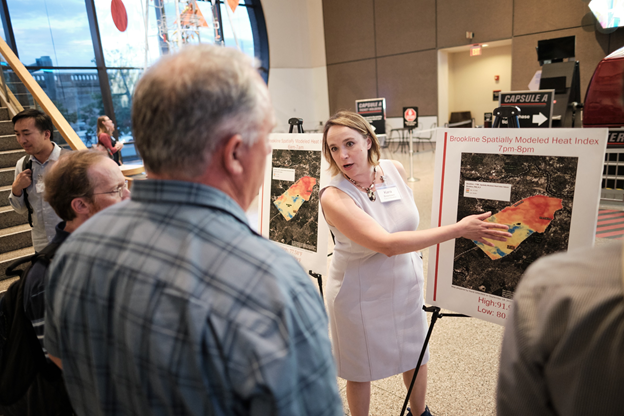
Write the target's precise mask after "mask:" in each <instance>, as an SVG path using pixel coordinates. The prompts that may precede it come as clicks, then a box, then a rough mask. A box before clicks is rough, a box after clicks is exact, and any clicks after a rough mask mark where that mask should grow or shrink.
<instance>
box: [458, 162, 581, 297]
mask: <svg viewBox="0 0 624 416" xmlns="http://www.w3.org/2000/svg"><path fill="white" fill-rule="evenodd" d="M577 167H578V158H577V157H563V156H535V155H505V154H483V153H462V155H461V167H460V178H459V195H458V200H457V221H459V220H461V219H462V218H464V217H466V216H468V215H473V214H479V213H483V212H488V211H490V212H492V216H491V217H490V218H489V219H488V221H492V222H497V223H501V224H506V225H507V226H509V231H510V232H511V234H512V237H511V238H509V239H507V241H505V242H502V243H501V242H496V241H492V240H490V241H491V242H492V243H494V245H495V247H493V248H490V247H487V246H485V245H483V244H480V243H475V242H474V241H472V240H469V239H466V238H458V239H456V240H455V250H454V258H453V287H455V288H457V289H462V290H471V291H477V292H479V293H488V294H491V295H495V296H501V297H505V298H511V297H512V296H513V293H514V291H515V289H516V285H517V284H518V282H519V281H520V278H521V277H522V274H523V273H524V271H525V270H526V269H527V268H528V267H529V266H530V265H531V263H533V262H534V261H536V260H537V259H538V258H540V257H542V256H544V255H547V254H551V253H556V252H558V251H565V250H567V249H568V241H569V236H570V226H571V218H572V205H573V202H574V192H575V188H576V172H577ZM466 181H471V182H484V183H489V184H508V185H510V186H511V190H510V195H509V198H508V200H502V201H501V200H492V199H485V198H475V197H470V196H464V187H465V182H466Z"/></svg>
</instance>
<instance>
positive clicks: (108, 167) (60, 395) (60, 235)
mask: <svg viewBox="0 0 624 416" xmlns="http://www.w3.org/2000/svg"><path fill="white" fill-rule="evenodd" d="M129 196H130V191H129V190H128V185H127V181H126V179H125V178H124V176H123V174H122V173H121V171H120V169H119V166H117V164H116V163H115V162H114V161H113V160H111V159H109V158H108V157H107V156H106V155H105V154H103V153H101V152H93V151H89V150H84V151H77V152H70V153H67V154H65V155H62V156H61V157H60V158H59V160H58V161H57V162H56V163H55V164H54V165H53V166H52V167H51V169H50V170H49V172H48V173H47V174H46V176H45V194H44V197H45V200H46V201H47V202H48V203H49V204H50V206H51V207H52V208H53V209H54V211H55V212H56V213H57V214H58V216H59V217H60V218H61V219H62V222H60V223H59V224H58V225H57V226H56V235H55V236H54V238H53V239H52V241H51V243H50V245H49V246H47V247H46V248H44V249H43V250H41V253H42V254H45V256H41V257H36V258H35V259H34V260H33V264H32V266H31V267H30V269H29V271H28V274H27V275H26V277H25V278H24V279H22V280H20V281H17V282H15V283H13V285H20V284H21V285H22V290H23V304H24V308H23V309H24V311H25V315H26V317H27V318H28V319H27V320H24V321H25V322H26V323H25V324H26V325H28V323H27V322H28V321H30V323H31V324H32V327H33V329H34V335H36V336H37V338H38V339H39V342H40V343H41V350H38V351H37V350H35V353H41V354H42V355H45V357H46V360H47V351H46V350H45V348H44V346H43V337H44V311H45V298H44V276H45V273H46V271H47V269H48V265H49V261H50V257H52V256H53V255H54V251H56V249H57V248H58V246H60V245H61V244H63V242H64V241H65V240H66V239H67V238H68V237H69V235H70V234H71V233H73V232H74V231H76V230H77V229H78V228H79V227H80V226H81V225H82V224H83V223H84V222H85V221H87V220H88V219H89V218H91V217H92V216H93V215H95V214H96V213H98V212H99V211H101V210H103V209H104V208H107V207H109V206H111V205H113V204H116V203H117V202H120V201H122V200H124V199H127V198H128V197H129ZM17 287H18V286H16V287H14V288H9V291H8V293H14V291H15V293H17ZM13 341H14V342H15V341H16V340H13ZM10 342H11V339H9V341H8V343H10ZM35 342H36V341H35ZM7 345H9V344H7ZM16 346H17V345H16ZM6 350H7V348H6V347H5V351H6ZM24 358H30V359H31V360H32V359H33V358H32V357H24ZM35 361H36V360H35ZM22 364H23V362H22V360H20V359H19V355H18V356H17V357H16V359H15V360H13V362H11V363H9V365H10V366H14V367H12V368H9V369H8V370H7V371H5V372H3V374H1V376H2V377H7V376H8V374H11V373H12V371H13V370H15V371H14V372H15V373H17V374H19V373H20V370H21V368H20V366H21V365H22ZM50 366H51V367H53V368H55V366H54V365H53V364H51V363H50ZM56 371H57V372H58V370H56ZM51 379H52V380H51ZM0 413H2V414H3V415H5V416H10V415H33V416H34V415H61V416H62V415H72V414H73V411H72V408H71V405H70V403H69V399H68V397H67V393H66V391H65V387H64V384H63V380H62V378H61V376H60V374H57V375H56V376H55V375H54V374H53V372H52V371H51V370H50V369H49V368H47V366H44V368H43V369H42V371H41V372H39V373H38V374H37V375H36V376H35V380H34V382H33V383H32V385H31V386H30V388H29V389H28V391H27V392H26V394H25V395H24V396H23V397H22V398H21V399H20V400H19V401H18V402H16V403H14V404H12V405H10V406H4V407H2V408H0Z"/></svg>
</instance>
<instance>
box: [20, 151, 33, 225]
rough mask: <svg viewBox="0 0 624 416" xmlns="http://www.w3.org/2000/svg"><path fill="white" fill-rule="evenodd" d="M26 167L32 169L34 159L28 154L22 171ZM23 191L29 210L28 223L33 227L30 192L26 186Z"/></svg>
mask: <svg viewBox="0 0 624 416" xmlns="http://www.w3.org/2000/svg"><path fill="white" fill-rule="evenodd" d="M26 169H31V170H32V160H30V155H26V156H25V157H24V161H23V162H22V172H24V171H25V170H26ZM22 192H23V193H24V204H26V209H27V210H28V224H29V225H30V226H31V227H32V226H33V221H32V214H33V207H32V205H30V202H29V201H28V192H26V189H25V188H24V189H23V190H22Z"/></svg>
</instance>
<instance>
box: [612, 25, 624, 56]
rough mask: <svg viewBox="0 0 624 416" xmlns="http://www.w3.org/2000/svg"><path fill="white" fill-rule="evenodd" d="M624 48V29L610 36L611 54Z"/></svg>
mask: <svg viewBox="0 0 624 416" xmlns="http://www.w3.org/2000/svg"><path fill="white" fill-rule="evenodd" d="M620 48H624V29H618V30H616V31H615V32H613V33H611V35H609V53H611V52H615V51H617V50H618V49H620Z"/></svg>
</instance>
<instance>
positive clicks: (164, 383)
mask: <svg viewBox="0 0 624 416" xmlns="http://www.w3.org/2000/svg"><path fill="white" fill-rule="evenodd" d="M132 121H133V131H134V139H135V144H136V147H137V149H138V151H139V153H140V154H141V156H142V157H143V161H144V163H145V168H146V171H147V173H148V178H149V179H148V180H145V181H137V182H136V183H135V184H134V186H133V188H132V196H131V199H130V200H129V201H125V202H122V203H120V204H117V205H116V206H114V207H111V208H109V209H107V210H106V211H103V212H102V213H101V214H99V215H97V216H96V217H94V218H93V219H92V220H90V221H89V222H88V223H86V224H84V225H83V226H82V227H81V228H80V229H79V230H78V231H77V232H76V233H74V235H72V238H71V239H69V240H68V241H67V242H66V243H65V245H64V246H63V247H62V248H61V249H60V250H59V252H58V253H57V255H56V257H55V260H54V262H53V263H52V265H51V271H50V274H49V279H48V284H47V287H46V298H47V299H48V302H47V305H48V306H47V310H46V320H45V325H46V334H45V346H46V348H47V350H48V353H49V354H50V357H51V359H53V360H54V361H55V362H56V363H57V364H58V365H59V367H62V368H63V371H64V376H65V382H66V386H67V390H68V393H69V396H70V398H71V400H72V405H73V407H74V410H75V411H76V413H77V414H78V415H84V414H97V415H131V414H132V415H135V414H142V415H147V414H163V415H164V414H175V415H212V414H219V415H234V414H236V415H245V414H250V415H273V414H275V415H338V414H342V404H341V400H340V396H339V394H338V388H337V384H336V372H335V368H334V361H333V358H332V356H331V347H330V342H329V339H328V332H327V317H326V314H325V310H324V307H323V303H322V300H321V298H320V296H319V294H318V293H317V291H316V289H315V288H314V286H313V285H312V283H311V280H310V278H309V277H308V276H307V275H306V274H305V272H304V271H303V270H302V269H301V267H300V266H299V264H298V263H297V261H296V260H295V259H294V258H292V257H291V256H289V255H288V254H286V253H285V252H284V251H283V250H282V249H280V248H279V247H277V246H276V245H274V244H273V243H271V242H269V241H268V240H266V239H264V238H262V237H261V236H259V235H258V234H256V233H255V232H254V231H253V230H252V229H251V228H250V227H249V224H248V223H247V219H246V217H245V210H246V209H247V208H248V207H249V205H250V203H251V202H252V200H253V199H254V198H255V196H256V194H257V193H258V189H259V187H260V185H261V183H262V180H263V176H264V167H265V163H266V158H267V155H268V154H269V153H270V151H271V148H270V145H269V142H268V135H269V133H270V132H271V130H272V129H273V126H274V119H273V114H272V109H271V104H270V100H269V97H268V90H267V88H266V85H264V83H263V82H262V80H261V78H260V77H259V76H258V74H257V72H256V71H255V69H254V67H253V65H252V61H251V59H250V58H248V57H246V56H245V55H243V54H242V53H240V52H238V51H235V50H233V49H229V48H221V47H216V46H209V45H201V46H187V47H186V48H184V49H182V51H181V52H179V53H177V54H175V55H171V56H167V57H165V58H163V59H161V61H159V62H158V63H157V64H156V65H154V67H152V68H151V69H149V70H148V71H147V72H146V73H145V75H144V76H143V77H142V79H141V80H140V81H139V83H138V85H137V87H136V91H135V95H134V99H133V112H132Z"/></svg>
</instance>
